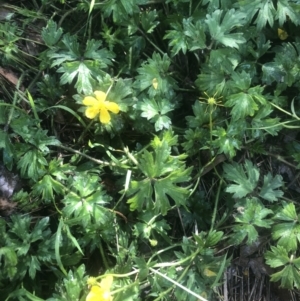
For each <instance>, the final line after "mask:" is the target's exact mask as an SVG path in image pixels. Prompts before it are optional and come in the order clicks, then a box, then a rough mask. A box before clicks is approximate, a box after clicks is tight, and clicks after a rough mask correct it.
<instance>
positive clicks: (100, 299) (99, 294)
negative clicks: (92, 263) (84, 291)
mask: <svg viewBox="0 0 300 301" xmlns="http://www.w3.org/2000/svg"><path fill="white" fill-rule="evenodd" d="M112 283H113V276H111V275H107V276H106V277H105V278H103V279H102V280H101V283H100V285H99V286H98V285H93V286H92V287H91V290H90V292H89V293H88V295H87V296H86V299H85V301H113V297H112V296H111V294H110V288H111V285H112Z"/></svg>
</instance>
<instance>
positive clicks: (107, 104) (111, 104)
mask: <svg viewBox="0 0 300 301" xmlns="http://www.w3.org/2000/svg"><path fill="white" fill-rule="evenodd" d="M105 107H106V109H107V110H108V111H111V112H113V113H115V114H118V113H119V112H120V107H119V106H118V105H117V104H116V103H115V102H111V101H106V102H105Z"/></svg>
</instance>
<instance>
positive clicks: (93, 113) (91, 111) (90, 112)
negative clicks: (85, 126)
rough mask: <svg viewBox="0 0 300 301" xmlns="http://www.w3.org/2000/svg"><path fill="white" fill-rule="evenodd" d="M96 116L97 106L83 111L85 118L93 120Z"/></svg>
mask: <svg viewBox="0 0 300 301" xmlns="http://www.w3.org/2000/svg"><path fill="white" fill-rule="evenodd" d="M98 114H99V108H98V107H97V106H95V107H89V108H87V109H86V110H85V116H86V117H87V118H90V119H94V118H95V117H96V116H97V115H98Z"/></svg>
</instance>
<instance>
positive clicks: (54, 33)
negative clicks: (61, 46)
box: [42, 19, 63, 47]
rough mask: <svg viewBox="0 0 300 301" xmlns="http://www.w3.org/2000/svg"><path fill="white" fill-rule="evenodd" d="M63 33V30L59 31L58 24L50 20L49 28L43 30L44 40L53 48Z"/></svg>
mask: <svg viewBox="0 0 300 301" xmlns="http://www.w3.org/2000/svg"><path fill="white" fill-rule="evenodd" d="M62 33H63V30H62V28H59V29H57V24H56V22H54V21H53V20H52V19H50V20H49V21H48V23H47V26H46V27H44V28H43V29H42V38H43V40H44V41H45V43H46V45H47V46H49V47H51V46H53V45H55V44H56V43H57V42H58V41H59V39H60V37H61V36H62Z"/></svg>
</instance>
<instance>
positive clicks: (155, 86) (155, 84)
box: [152, 78, 158, 90]
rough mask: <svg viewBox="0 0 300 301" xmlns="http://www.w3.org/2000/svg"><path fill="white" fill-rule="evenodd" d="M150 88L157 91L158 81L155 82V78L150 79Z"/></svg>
mask: <svg viewBox="0 0 300 301" xmlns="http://www.w3.org/2000/svg"><path fill="white" fill-rule="evenodd" d="M152 86H153V88H154V89H155V90H157V88H158V81H157V78H153V79H152Z"/></svg>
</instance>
